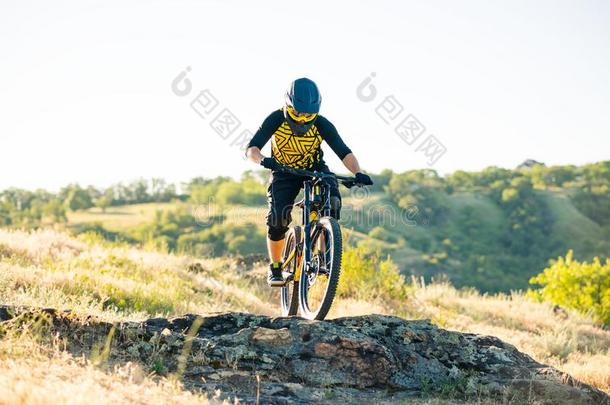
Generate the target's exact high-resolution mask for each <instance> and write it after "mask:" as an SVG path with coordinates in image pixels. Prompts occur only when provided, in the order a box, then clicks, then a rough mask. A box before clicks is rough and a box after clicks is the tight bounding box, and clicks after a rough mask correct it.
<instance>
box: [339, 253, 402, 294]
mask: <svg viewBox="0 0 610 405" xmlns="http://www.w3.org/2000/svg"><path fill="white" fill-rule="evenodd" d="M408 291H409V286H408V285H407V284H406V283H405V279H404V276H403V275H401V274H400V271H399V270H398V267H397V266H396V264H394V262H393V261H392V259H391V258H390V257H388V258H386V259H385V260H382V259H381V258H380V257H379V256H378V255H376V254H367V253H366V252H365V250H364V249H363V248H362V247H357V248H347V249H346V250H345V251H344V252H343V266H342V269H341V282H340V283H339V289H338V294H339V296H340V297H345V298H348V297H349V298H357V299H362V300H369V299H378V298H381V299H384V298H390V299H405V298H406V297H407V294H408Z"/></svg>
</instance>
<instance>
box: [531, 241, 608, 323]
mask: <svg viewBox="0 0 610 405" xmlns="http://www.w3.org/2000/svg"><path fill="white" fill-rule="evenodd" d="M530 283H531V284H538V285H541V286H542V288H540V289H538V290H534V291H530V292H529V295H530V296H531V297H534V298H536V299H539V300H544V301H549V302H551V303H553V304H556V305H560V306H562V307H565V308H571V309H575V310H577V311H580V312H582V313H589V314H591V315H592V316H593V317H594V318H595V320H596V321H597V322H600V323H603V324H605V325H610V259H606V263H605V264H602V263H601V261H600V259H599V258H597V257H595V258H594V259H593V261H592V262H591V263H586V262H582V263H581V262H578V261H576V260H574V259H573V252H572V251H571V250H570V251H569V252H568V254H567V255H566V257H565V259H564V258H563V257H559V258H558V259H557V260H555V261H554V262H553V263H552V264H551V266H550V267H547V268H546V269H544V271H543V272H542V273H540V274H538V275H537V276H536V277H532V278H531V279H530Z"/></svg>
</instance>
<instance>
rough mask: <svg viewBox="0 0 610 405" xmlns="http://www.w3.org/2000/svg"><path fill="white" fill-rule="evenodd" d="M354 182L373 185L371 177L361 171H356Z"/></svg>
mask: <svg viewBox="0 0 610 405" xmlns="http://www.w3.org/2000/svg"><path fill="white" fill-rule="evenodd" d="M356 182H357V183H359V184H363V185H365V186H372V185H373V180H371V177H370V176H369V175H368V174H364V173H362V172H358V173H356Z"/></svg>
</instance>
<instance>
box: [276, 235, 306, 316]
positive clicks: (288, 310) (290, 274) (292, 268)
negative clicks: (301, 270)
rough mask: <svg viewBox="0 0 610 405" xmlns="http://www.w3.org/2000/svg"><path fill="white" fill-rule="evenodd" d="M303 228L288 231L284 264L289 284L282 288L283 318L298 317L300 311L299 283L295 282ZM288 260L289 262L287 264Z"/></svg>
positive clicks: (283, 255)
mask: <svg viewBox="0 0 610 405" xmlns="http://www.w3.org/2000/svg"><path fill="white" fill-rule="evenodd" d="M301 233H302V232H301V227H300V226H295V227H293V228H291V229H290V231H288V233H287V235H286V242H285V243H284V252H283V253H282V263H284V269H283V272H282V273H283V276H284V278H285V279H286V278H287V279H288V282H286V284H285V285H284V286H283V287H282V288H281V291H280V303H281V306H282V316H293V315H296V314H297V312H298V310H299V299H298V295H299V282H298V281H294V275H295V274H296V270H297V266H298V264H299V261H300V260H299V257H300V255H301V248H300V243H301ZM287 260H288V262H286V261H287Z"/></svg>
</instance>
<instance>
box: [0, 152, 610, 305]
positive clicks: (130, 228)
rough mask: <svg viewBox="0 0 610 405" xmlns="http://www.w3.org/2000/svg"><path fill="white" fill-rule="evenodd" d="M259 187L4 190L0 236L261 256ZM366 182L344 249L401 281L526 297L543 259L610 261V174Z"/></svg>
mask: <svg viewBox="0 0 610 405" xmlns="http://www.w3.org/2000/svg"><path fill="white" fill-rule="evenodd" d="M530 163H531V162H530ZM267 176H268V173H267V172H259V173H253V172H246V173H244V175H243V177H242V179H241V180H239V181H237V180H234V179H229V178H222V177H218V178H214V179H205V178H194V179H192V180H191V181H190V182H189V183H186V184H184V187H183V192H182V193H181V194H177V193H176V188H175V187H174V186H173V185H170V184H166V183H164V182H163V181H161V180H160V179H153V180H152V181H151V182H150V183H148V182H146V181H145V180H138V181H135V182H132V183H129V184H126V185H125V184H118V185H116V186H113V187H109V188H107V189H105V190H98V189H96V188H95V187H91V186H90V187H87V188H83V187H80V186H78V185H69V186H67V187H65V188H63V189H62V190H60V191H59V192H58V193H55V194H54V193H49V192H46V191H44V190H37V191H34V192H32V191H27V190H19V189H9V190H5V191H3V192H1V193H0V226H5V227H8V228H12V229H23V228H26V229H38V228H44V227H54V228H56V229H65V228H68V229H70V230H72V231H73V232H74V233H75V234H79V233H83V232H89V231H94V232H96V233H98V234H100V235H102V236H104V237H105V238H106V239H108V240H111V241H117V240H123V241H126V242H129V243H131V244H133V245H137V246H145V247H147V248H151V249H156V250H160V251H166V252H178V253H187V254H190V255H193V256H196V257H207V258H210V257H217V256H223V257H224V256H240V255H241V256H243V255H249V254H259V255H260V254H263V253H264V252H265V216H266V212H267V208H266V200H267V197H266V186H265V181H266V179H267ZM373 178H374V181H375V184H374V186H373V187H370V188H368V189H365V190H362V189H352V190H349V191H348V190H346V189H342V193H343V196H344V200H343V211H342V224H343V228H344V229H345V230H346V237H347V238H348V241H349V243H351V244H352V245H357V246H360V247H362V248H363V249H365V250H366V251H368V252H370V253H376V254H378V255H381V256H386V255H390V256H392V257H393V259H394V262H395V263H397V264H398V266H399V267H400V269H401V271H402V272H403V274H404V275H406V276H407V277H409V276H416V277H420V276H424V277H425V278H426V280H428V281H429V280H431V279H433V278H441V277H442V278H448V279H449V280H450V281H451V282H452V283H453V284H454V285H456V286H458V287H462V286H472V287H475V288H477V289H479V291H483V292H492V293H493V292H500V291H503V292H508V291H511V290H515V289H525V288H527V287H528V281H529V279H530V278H531V277H532V276H534V275H536V274H538V273H539V272H540V271H541V270H542V269H544V268H545V267H546V265H547V263H548V261H549V259H554V258H556V257H558V256H560V255H565V254H566V252H567V251H568V250H573V251H574V257H575V258H576V259H577V260H591V259H592V258H593V257H595V256H599V257H601V258H602V260H603V258H604V257H608V256H610V220H609V219H608V218H610V162H598V163H593V164H588V165H583V166H580V167H575V166H552V167H546V166H543V165H540V164H534V165H533V166H532V165H531V164H530V165H529V166H527V165H526V166H524V167H520V168H517V169H514V170H510V169H502V168H497V167H488V168H486V169H484V170H482V171H480V172H463V171H457V172H455V173H452V174H449V175H446V176H439V175H438V173H436V172H435V171H433V170H412V171H407V172H403V173H393V172H391V171H383V172H381V173H379V174H377V175H373ZM104 210H105V211H104ZM293 214H294V215H293V218H294V219H295V221H298V220H299V213H298V212H294V213H293Z"/></svg>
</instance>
